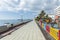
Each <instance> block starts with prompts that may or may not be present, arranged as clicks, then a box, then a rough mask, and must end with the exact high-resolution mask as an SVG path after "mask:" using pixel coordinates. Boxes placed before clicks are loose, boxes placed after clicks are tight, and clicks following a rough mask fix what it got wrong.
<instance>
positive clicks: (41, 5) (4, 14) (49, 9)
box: [0, 0, 60, 19]
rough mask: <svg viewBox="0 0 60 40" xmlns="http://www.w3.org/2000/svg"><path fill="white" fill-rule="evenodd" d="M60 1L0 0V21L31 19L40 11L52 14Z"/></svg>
mask: <svg viewBox="0 0 60 40" xmlns="http://www.w3.org/2000/svg"><path fill="white" fill-rule="evenodd" d="M59 5H60V0H0V19H21V18H22V19H33V18H34V17H36V16H37V15H38V14H39V13H40V12H41V10H45V12H46V13H47V14H53V13H54V9H55V8H56V7H58V6H59Z"/></svg>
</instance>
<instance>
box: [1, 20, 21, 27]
mask: <svg viewBox="0 0 60 40" xmlns="http://www.w3.org/2000/svg"><path fill="white" fill-rule="evenodd" d="M18 22H22V21H21V20H0V26H3V25H4V24H6V23H9V24H14V23H18Z"/></svg>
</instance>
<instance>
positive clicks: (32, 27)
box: [0, 21, 46, 40]
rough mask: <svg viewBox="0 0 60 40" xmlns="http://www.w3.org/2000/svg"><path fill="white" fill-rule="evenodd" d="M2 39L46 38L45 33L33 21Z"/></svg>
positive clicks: (28, 39) (26, 39)
mask: <svg viewBox="0 0 60 40" xmlns="http://www.w3.org/2000/svg"><path fill="white" fill-rule="evenodd" d="M0 40H46V39H45V37H44V35H43V33H42V32H41V30H40V29H39V27H38V26H37V24H36V23H35V21H31V22H29V23H27V24H25V25H24V26H23V27H21V28H19V29H18V30H16V31H14V32H12V33H11V34H9V35H7V36H5V37H3V38H1V39H0Z"/></svg>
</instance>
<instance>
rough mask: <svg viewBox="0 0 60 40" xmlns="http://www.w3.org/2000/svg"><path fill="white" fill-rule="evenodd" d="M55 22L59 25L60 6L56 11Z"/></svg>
mask: <svg viewBox="0 0 60 40" xmlns="http://www.w3.org/2000/svg"><path fill="white" fill-rule="evenodd" d="M55 20H56V22H57V23H58V22H59V20H60V6H59V7H57V8H56V9H55Z"/></svg>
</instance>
